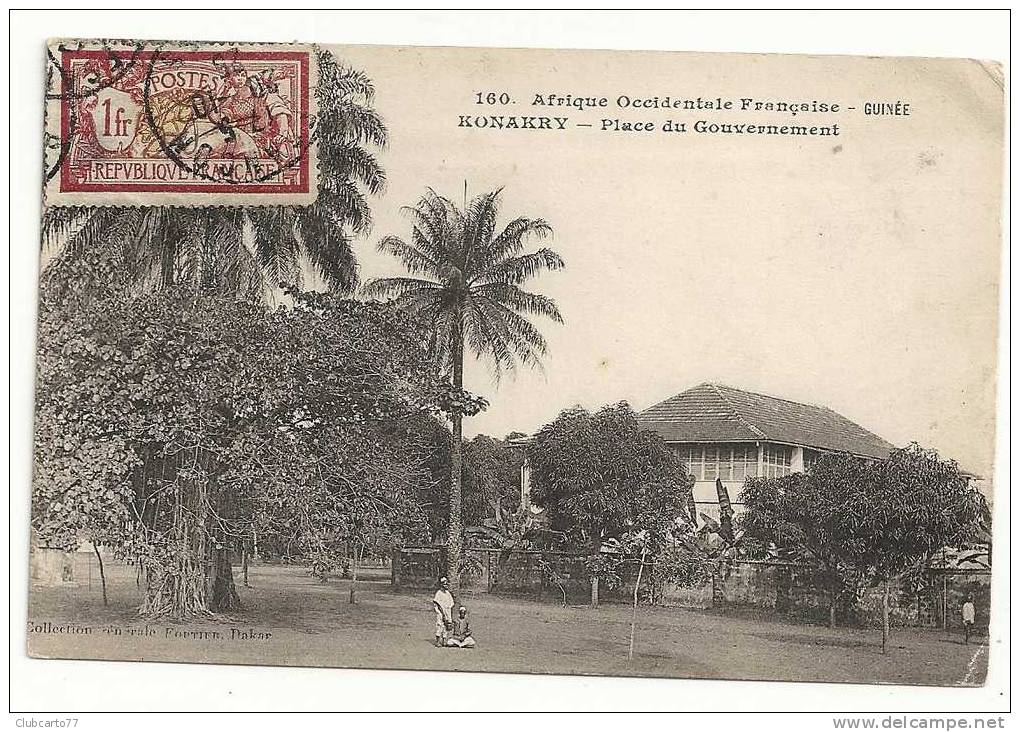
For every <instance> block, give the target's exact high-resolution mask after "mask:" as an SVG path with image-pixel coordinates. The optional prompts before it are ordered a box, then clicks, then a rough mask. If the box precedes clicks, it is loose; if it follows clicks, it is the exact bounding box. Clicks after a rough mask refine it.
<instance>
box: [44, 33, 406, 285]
mask: <svg viewBox="0 0 1020 732" xmlns="http://www.w3.org/2000/svg"><path fill="white" fill-rule="evenodd" d="M318 62H319V63H318V68H319V83H318V86H317V87H316V99H317V102H318V117H317V121H316V126H315V130H314V132H313V136H314V139H315V140H316V141H317V143H318V147H319V156H318V157H319V193H318V197H317V199H316V201H315V203H314V204H312V205H309V206H303V207H296V206H277V207H258V206H252V207H241V208H225V207H207V208H173V207H167V206H149V207H130V208H128V207H124V208H118V207H67V208H57V207H50V208H48V209H47V210H46V212H45V214H44V216H43V233H44V237H43V243H44V245H46V244H59V245H60V246H61V249H60V255H61V256H62V257H65V258H75V257H81V256H82V255H83V254H85V253H87V252H89V251H94V250H95V249H96V248H97V247H100V246H104V245H106V246H110V245H112V246H116V247H119V248H120V250H121V251H120V259H121V261H122V262H123V266H124V268H125V270H126V271H127V273H128V275H129V276H130V277H131V279H132V280H133V281H134V282H136V283H138V284H139V285H141V286H142V287H143V288H146V289H160V288H170V287H179V286H183V285H190V286H193V287H197V288H201V289H212V290H217V291H220V292H234V293H238V294H241V295H243V296H248V297H253V298H257V297H259V296H261V295H263V294H264V293H265V292H266V290H267V289H272V288H275V287H276V286H277V285H278V284H279V283H280V282H282V281H287V282H290V283H294V284H297V285H300V284H301V281H302V272H303V271H305V270H310V271H312V272H315V273H316V274H317V275H318V276H319V277H321V278H322V280H323V282H324V283H325V284H326V286H327V287H329V288H330V289H332V290H336V291H339V292H353V290H354V289H355V288H356V287H357V284H358V266H357V262H356V260H355V258H354V253H353V252H352V250H351V239H352V238H353V237H354V236H358V235H363V234H366V233H367V232H368V230H369V229H370V227H371V223H372V217H371V212H370V211H369V207H368V203H367V202H366V200H365V193H364V191H367V193H369V194H373V195H374V194H378V193H379V192H381V191H382V189H383V187H384V186H385V183H386V175H385V173H384V172H383V170H382V168H381V167H380V166H379V163H378V162H377V161H376V159H375V157H374V156H373V155H372V154H371V153H370V152H368V150H367V149H366V148H367V147H369V146H376V147H382V146H384V145H385V144H386V126H385V125H384V124H383V122H382V120H381V119H380V117H379V116H378V114H376V112H375V111H374V110H373V109H372V107H371V104H372V100H373V96H374V93H375V92H374V89H373V87H372V83H371V81H370V80H369V79H368V77H367V76H365V75H364V74H363V73H361V72H360V71H356V70H353V69H351V68H348V67H345V66H343V65H341V64H340V63H338V62H337V61H336V60H335V59H334V58H333V56H332V54H330V53H329V52H328V51H322V52H320V53H319V55H318ZM246 232H250V236H246ZM303 265H304V266H303Z"/></svg>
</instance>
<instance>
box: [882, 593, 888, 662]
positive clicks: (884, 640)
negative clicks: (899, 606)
mask: <svg viewBox="0 0 1020 732" xmlns="http://www.w3.org/2000/svg"><path fill="white" fill-rule="evenodd" d="M888 643H889V580H886V581H885V583H884V587H883V588H882V653H885V652H886V646H887V645H888Z"/></svg>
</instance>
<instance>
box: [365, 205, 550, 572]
mask: <svg viewBox="0 0 1020 732" xmlns="http://www.w3.org/2000/svg"><path fill="white" fill-rule="evenodd" d="M500 193H501V191H500V190H496V191H493V192H491V193H486V194H484V195H481V196H478V197H477V198H475V199H473V200H472V201H470V202H469V203H466V204H465V205H464V207H463V208H461V207H458V206H457V205H456V204H455V203H453V201H451V200H450V199H448V198H445V197H444V196H441V195H439V194H437V193H435V192H434V191H432V190H429V191H427V192H426V194H425V195H424V196H423V197H422V198H421V200H420V201H418V203H417V205H415V206H413V207H410V208H407V209H405V210H406V211H407V213H408V214H409V215H410V218H411V237H410V239H409V240H404V239H401V238H399V237H396V236H387V237H385V238H384V239H382V240H381V241H380V242H379V250H380V251H382V252H387V253H390V254H392V255H394V256H395V257H397V258H398V259H399V260H400V261H401V263H402V264H403V265H404V267H405V268H406V269H407V270H408V272H409V273H410V274H411V275H414V276H412V277H388V278H382V279H376V280H373V281H371V282H369V283H367V284H366V286H365V288H364V292H365V294H366V296H368V297H392V298H394V301H395V302H396V304H397V306H398V307H399V308H400V309H401V310H403V311H405V312H407V313H409V314H411V315H412V316H413V317H415V318H418V319H421V320H422V321H424V322H427V323H430V324H431V332H432V353H433V356H434V359H435V365H436V366H437V367H438V368H439V370H440V371H441V372H442V373H444V374H446V375H447V376H448V377H449V378H450V379H451V381H452V389H451V390H450V392H449V395H448V398H447V400H446V411H447V413H448V414H449V415H450V419H451V422H452V426H453V442H452V445H451V459H450V495H449V501H450V504H449V506H450V511H449V527H448V531H447V536H448V538H447V544H448V551H447V561H448V570H449V576H450V580H451V583H452V584H453V585H454V588H455V589H456V587H457V586H458V585H459V565H460V555H461V544H462V541H463V522H462V515H461V512H462V504H461V482H462V470H463V461H462V454H461V451H462V439H463V435H462V429H463V418H464V416H465V415H468V416H469V415H470V414H472V413H474V412H475V411H477V409H478V407H479V402H478V400H477V399H475V398H473V397H471V396H470V395H469V394H467V393H466V392H465V391H464V352H465V348H467V349H470V350H471V351H472V352H473V353H474V354H475V355H476V356H477V357H488V358H489V359H490V360H491V363H492V364H493V367H494V373H495V374H496V375H497V376H498V375H499V374H500V373H501V372H502V371H504V370H507V369H513V368H515V367H516V366H517V365H518V364H524V365H528V366H535V365H537V364H538V363H539V358H540V357H541V356H542V355H543V354H545V352H546V340H545V338H544V337H543V336H542V334H541V333H540V332H539V330H538V329H537V328H536V327H535V326H534V325H532V323H531V322H530V321H529V320H528V316H534V315H540V316H544V317H548V318H550V319H552V320H553V321H555V322H562V318H561V316H560V312H559V310H558V309H557V307H556V304H555V303H554V302H553V300H552V299H550V298H548V297H545V296H544V295H539V294H535V293H532V292H528V291H526V290H524V289H523V288H522V287H521V285H522V284H524V283H525V282H526V281H528V280H529V279H531V278H533V277H534V276H536V275H537V274H539V273H541V272H542V271H544V270H558V269H560V268H562V267H563V260H562V259H561V258H560V256H559V255H558V254H556V252H554V251H552V250H551V249H547V248H541V249H539V250H537V251H535V252H530V253H522V252H523V250H524V248H525V246H526V244H527V241H528V238H529V237H536V238H543V237H545V236H548V235H549V234H550V232H551V228H550V226H549V224H547V223H546V222H545V221H543V220H542V219H529V218H524V217H520V218H516V219H513V220H512V221H510V222H509V223H508V224H507V225H506V226H504V227H503V228H502V229H500V228H499V227H498V226H497V215H498V212H499V201H500Z"/></svg>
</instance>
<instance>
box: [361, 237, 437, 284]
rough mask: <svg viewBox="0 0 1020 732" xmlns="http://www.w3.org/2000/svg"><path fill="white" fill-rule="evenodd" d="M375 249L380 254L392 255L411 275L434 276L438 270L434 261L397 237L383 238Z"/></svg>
mask: <svg viewBox="0 0 1020 732" xmlns="http://www.w3.org/2000/svg"><path fill="white" fill-rule="evenodd" d="M376 249H377V250H378V251H380V252H385V253H388V254H392V255H393V256H394V257H396V258H397V259H399V260H400V263H401V264H403V265H404V269H406V270H407V271H408V272H410V273H411V274H431V275H433V276H435V275H436V274H437V273H438V272H439V270H440V266H439V264H438V263H437V262H436V261H435V260H434V259H432V258H431V257H430V256H428V255H427V254H425V253H424V252H423V251H421V250H420V249H418V248H417V247H415V246H413V245H411V244H408V243H407V242H405V241H404V240H403V239H401V238H400V237H399V236H386V237H383V238H382V239H381V240H380V241H379V243H378V244H377V245H376Z"/></svg>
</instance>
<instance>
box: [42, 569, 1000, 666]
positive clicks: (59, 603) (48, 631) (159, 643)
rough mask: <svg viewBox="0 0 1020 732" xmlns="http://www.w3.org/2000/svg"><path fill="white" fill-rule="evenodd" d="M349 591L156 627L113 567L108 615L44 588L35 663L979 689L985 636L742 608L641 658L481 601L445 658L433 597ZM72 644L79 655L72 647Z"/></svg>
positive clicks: (91, 600)
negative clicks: (781, 616)
mask: <svg viewBox="0 0 1020 732" xmlns="http://www.w3.org/2000/svg"><path fill="white" fill-rule="evenodd" d="M368 574H369V576H368V577H367V579H366V581H364V582H360V581H359V591H358V595H357V600H358V601H357V603H356V604H354V605H352V604H350V603H349V602H348V594H349V583H348V582H347V581H346V580H339V579H338V580H333V581H331V582H330V583H327V584H323V583H320V582H319V581H318V580H316V579H315V578H313V577H311V576H309V575H308V574H307V572H306V570H305V569H304V568H301V567H290V566H282V567H281V566H268V565H262V566H257V567H252V568H251V571H250V584H251V587H242V586H240V584H241V578H240V576H238V578H237V580H238V592H239V594H240V596H241V600H242V602H243V603H244V610H243V611H241V612H239V613H237V614H235V615H233V616H231V617H229V618H220V619H217V620H215V621H205V622H189V623H173V622H151V621H150V622H145V621H143V620H140V619H139V618H138V617H137V615H136V612H135V608H136V607H137V605H138V602H139V592H138V589H137V587H136V585H135V579H134V572H133V570H132V569H131V568H129V567H122V566H115V567H111V568H109V570H108V575H110V576H109V590H110V605H109V607H105V608H104V607H103V604H102V597H101V594H100V591H99V585H98V581H93V582H92V585H91V587H87V586H76V587H72V586H64V587H44V586H38V585H36V586H33V587H32V593H31V598H30V602H29V623H28V631H29V633H28V638H29V648H30V652H31V654H32V655H33V656H41V657H54V658H68V657H78V658H91V659H130V660H149V661H162V660H174V661H192V662H206V663H245V664H282V665H296V666H340V667H360V668H399V669H434V670H458V671H508V672H518V673H535V672H539V673H556V674H611V675H626V676H668V677H680V678H714V679H778V680H787V681H830V682H871V683H874V682H884V683H899V684H926V685H952V686H971V685H980V684H981V683H982V682H983V680H984V676H985V672H986V667H987V647H986V646H985V643H986V639H985V638H984V637H981V638H978V639H972V640H971V645H969V646H967V645H964V643H963V638H962V637H961V636H959V635H957V634H955V633H947V632H944V631H939V630H930V629H914V628H896V629H894V631H893V635H892V639H891V647H890V649H889V653H888V654H886V655H883V654H882V651H881V637H880V634H879V632H878V631H876V630H856V629H843V628H840V629H835V630H830V629H828V628H825V627H818V626H810V625H802V624H793V623H785V622H781V621H779V620H776V619H773V618H770V617H753V616H749V615H747V614H744V613H735V612H727V613H721V612H706V611H688V610H680V609H674V608H649V607H641V608H639V610H638V623H637V634H636V640H635V653H634V659H633V661H629V660H628V658H627V647H628V642H629V633H630V620H631V609H630V608H629V607H626V606H621V605H605V606H603V607H601V608H599V609H598V610H591V609H589V608H587V607H566V608H564V607H560V606H558V605H555V604H550V603H547V602H537V601H529V600H523V599H518V598H504V597H497V596H494V595H487V594H477V595H474V596H465V597H464V598H462V601H463V602H464V604H466V605H467V606H468V608H469V610H470V618H471V625H472V628H473V630H474V634H475V638H476V640H477V641H478V647H477V648H475V649H470V650H468V649H463V650H461V649H455V648H450V649H444V648H435V647H433V645H432V641H433V636H432V632H433V612H432V609H431V595H430V593H425V592H422V593H418V594H411V593H408V592H396V591H394V590H393V589H392V588H391V587H390V583H389V575H388V570H374V571H369V572H368ZM69 648H73V649H74V650H73V652H72V651H69Z"/></svg>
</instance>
